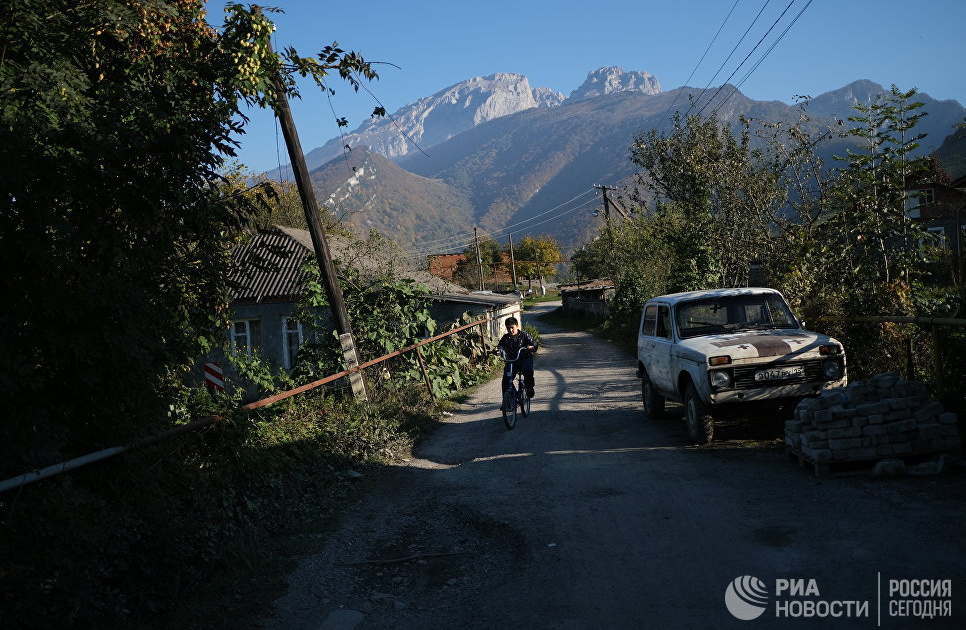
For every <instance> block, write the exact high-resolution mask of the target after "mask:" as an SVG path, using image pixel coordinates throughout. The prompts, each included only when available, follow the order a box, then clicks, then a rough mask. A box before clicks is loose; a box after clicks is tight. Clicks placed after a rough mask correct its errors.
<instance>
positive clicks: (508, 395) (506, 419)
mask: <svg viewBox="0 0 966 630" xmlns="http://www.w3.org/2000/svg"><path fill="white" fill-rule="evenodd" d="M524 350H525V348H520V349H519V350H517V356H516V358H515V359H508V358H507V357H506V353H505V352H504V351H503V348H500V349H499V353H500V357H501V358H502V359H503V362H504V363H505V364H508V365H509V364H512V363H516V362H517V361H519V360H520V358H521V357H522V356H523V351H524ZM528 352H529V351H528ZM505 376H506V373H505V372H504V377H505ZM514 376H516V379H515V380H516V383H514V382H513V381H514V378H513V377H510V383H509V385H508V387H507V390H506V391H505V392H503V404H502V406H501V409H502V411H503V423H504V424H505V425H506V428H508V429H512V428H513V427H515V426H516V423H517V407H519V408H520V413H521V414H522V415H523V417H524V418H526V417H527V416H529V415H530V397H529V396H527V388H526V387H525V384H524V381H523V372H522V371H520V370H517V372H516V374H515V375H514Z"/></svg>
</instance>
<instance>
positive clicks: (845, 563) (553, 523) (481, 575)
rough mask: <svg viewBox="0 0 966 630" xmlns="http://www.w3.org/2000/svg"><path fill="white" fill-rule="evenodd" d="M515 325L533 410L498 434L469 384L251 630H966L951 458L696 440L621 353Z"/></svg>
mask: <svg viewBox="0 0 966 630" xmlns="http://www.w3.org/2000/svg"><path fill="white" fill-rule="evenodd" d="M544 308H546V307H544ZM524 323H534V324H535V325H537V326H538V328H540V329H541V333H542V336H543V348H542V349H541V351H540V353H539V354H538V355H537V359H536V380H537V396H536V399H535V400H534V406H533V412H532V414H531V416H530V417H529V418H521V419H518V422H517V426H516V428H515V429H513V430H512V431H508V430H507V429H506V428H505V427H504V426H503V422H502V419H501V416H500V413H499V409H498V401H499V398H500V384H499V381H498V380H496V381H493V382H490V383H488V384H487V385H486V386H484V387H482V388H480V389H479V391H478V392H477V393H476V394H475V395H474V396H473V397H472V398H471V399H470V400H469V401H468V402H466V403H465V404H463V405H462V406H461V407H460V408H459V409H458V410H457V411H456V412H455V413H454V414H453V416H452V417H449V418H448V419H447V422H446V423H445V424H444V425H443V426H442V427H440V429H439V430H438V431H437V432H436V433H435V434H434V435H433V436H432V437H431V438H429V439H428V440H427V441H426V442H425V443H423V444H422V445H420V446H419V448H418V449H417V451H416V457H415V458H414V459H413V460H411V461H408V462H404V463H402V464H400V465H398V466H394V467H391V468H390V469H389V470H388V472H387V473H386V474H385V475H384V478H383V479H381V480H380V483H379V484H378V488H377V490H375V491H374V492H373V493H372V494H370V495H369V496H367V497H366V498H365V499H364V500H362V501H361V502H360V503H359V504H357V505H356V506H354V507H353V508H352V509H351V510H350V511H349V512H348V513H347V514H346V516H345V520H344V522H343V524H342V525H341V527H340V529H338V530H337V531H335V532H334V534H333V535H332V536H331V538H330V539H329V541H328V542H327V543H326V545H325V547H324V549H323V551H322V552H321V553H320V554H318V555H315V556H312V557H309V558H305V559H304V561H303V562H302V563H301V566H300V568H299V569H298V570H297V571H296V572H295V573H293V574H292V575H291V576H289V590H288V593H287V594H286V595H285V596H284V597H282V598H280V599H279V600H278V601H277V602H276V603H275V605H274V609H273V611H272V612H271V615H270V616H269V617H268V618H266V619H263V620H260V621H259V622H257V623H256V624H254V626H253V627H259V628H285V629H293V630H298V629H303V628H304V629H306V630H308V629H312V630H320V629H325V630H347V629H350V628H357V629H359V630H363V629H373V628H385V629H390V628H391V629H421V630H422V629H428V628H433V629H437V628H438V629H451V628H452V629H460V630H470V629H476V628H479V629H483V628H486V629H491V628H527V629H529V628H534V629H547V630H550V629H554V630H571V629H572V630H584V629H595V628H599V629H607V630H613V629H620V628H655V629H664V628H745V629H747V628H750V627H752V626H754V627H755V628H797V629H801V628H809V629H811V628H876V627H882V628H903V629H905V628H964V627H966V616H964V613H966V579H964V578H966V569H964V561H963V558H964V557H966V543H964V539H966V536H964V531H966V527H964V521H966V519H964V517H966V509H964V505H963V497H964V492H963V490H964V488H966V483H964V476H966V475H964V474H963V473H962V469H961V468H957V469H955V470H954V472H952V473H949V474H944V475H941V476H934V477H907V478H903V479H892V480H875V479H871V478H868V477H848V478H832V479H818V478H816V477H815V476H814V475H813V474H812V473H811V472H810V471H807V470H802V469H800V468H799V467H798V466H797V465H795V464H793V463H791V462H789V461H788V458H787V457H786V455H785V453H784V450H783V449H782V448H781V447H780V444H779V443H778V442H777V441H776V440H775V438H776V437H778V436H780V433H781V427H780V422H778V421H777V420H774V421H772V422H771V423H770V424H771V426H770V427H769V426H767V424H768V423H766V426H765V428H763V429H760V431H763V432H764V433H765V436H764V437H765V439H763V440H762V439H759V440H756V441H749V440H748V439H747V436H739V435H738V434H737V432H736V431H733V432H732V434H731V436H730V437H729V433H728V428H727V427H725V428H723V429H722V430H721V431H719V433H720V434H721V435H720V437H721V438H722V439H723V441H721V442H719V443H716V444H715V445H714V446H713V447H702V448H696V447H693V446H690V445H689V443H688V439H687V432H686V429H685V426H684V423H683V422H682V421H681V420H680V419H678V418H676V417H675V418H669V419H667V420H659V421H646V420H645V419H644V417H643V413H642V411H641V404H640V393H639V383H640V382H639V381H638V380H637V379H636V378H635V377H634V361H633V359H632V358H631V357H628V356H627V355H625V354H622V353H621V352H619V351H617V350H615V349H613V348H612V347H611V346H610V345H609V344H608V343H607V342H605V341H601V340H599V339H595V338H593V337H591V336H590V335H587V334H584V333H578V332H568V331H563V330H560V329H555V328H552V327H549V326H547V325H544V324H541V323H540V322H538V321H537V320H536V318H535V316H534V314H533V313H528V314H527V315H526V316H525V318H524ZM675 411H676V410H675V409H672V410H671V414H674V413H675ZM738 438H741V439H738ZM740 576H748V577H749V578H754V579H759V580H761V586H762V587H763V589H764V591H763V593H761V596H760V598H759V599H758V600H757V601H758V602H761V603H762V606H760V607H758V608H754V607H752V608H748V607H745V609H744V610H745V612H749V611H750V613H754V612H760V616H759V617H758V618H757V619H755V620H754V621H753V622H749V621H742V620H739V619H738V618H736V617H735V616H734V615H733V614H732V613H731V612H729V608H728V606H726V603H725V600H726V590H727V588H728V586H729V584H731V583H732V581H733V580H735V579H736V578H739V577H740ZM779 580H789V581H791V580H801V582H798V584H799V587H800V589H801V591H802V592H799V593H798V594H796V595H795V596H794V597H792V596H790V595H789V593H788V592H782V593H778V592H776V587H777V586H778V585H779V584H780V582H779ZM890 580H935V581H937V582H936V583H937V584H941V582H938V581H941V580H951V582H949V584H951V592H950V593H949V594H948V598H949V599H950V600H951V602H950V603H951V606H950V610H951V613H952V616H938V617H935V618H932V619H921V618H910V617H908V616H906V617H902V618H897V617H894V616H892V615H891V613H895V612H898V611H899V608H897V607H896V605H895V604H891V600H890V599H889V592H888V585H889V584H890ZM789 583H791V582H789ZM911 583H912V582H909V581H907V582H905V583H901V582H899V583H898V584H905V585H909V584H911ZM752 584H757V583H756V582H752ZM880 585H881V586H880ZM907 590H908V589H907ZM907 594H908V593H907ZM896 597H898V595H897V596H896ZM906 599H912V598H908V597H907V598H906ZM935 599H942V598H941V597H936V598H935ZM731 601H732V602H733V603H734V599H733V598H732V600H731ZM806 602H811V604H808V603H806ZM822 602H824V604H823V603H822ZM753 603H754V602H753ZM836 603H837V604H836ZM863 603H864V604H865V611H864V615H863V614H861V613H862V612H863V610H862V606H863ZM890 604H891V610H890ZM779 606H784V608H783V609H781V610H784V611H785V612H784V613H781V612H779V611H780V609H779ZM807 606H812V607H813V608H812V610H813V611H815V610H817V611H819V612H823V611H824V612H825V613H826V614H825V616H811V617H808V616H806V615H807V612H806V611H807V610H808V608H807ZM904 606H910V605H909V604H906V605H904ZM905 610H906V611H909V610H911V608H906V609H905ZM919 610H920V611H921V610H922V609H921V608H920V609H919ZM833 611H834V612H838V613H839V616H831V614H832V612H833ZM739 612H740V611H739ZM795 613H799V614H800V615H799V616H797V617H788V616H787V615H792V614H795ZM846 613H848V614H846Z"/></svg>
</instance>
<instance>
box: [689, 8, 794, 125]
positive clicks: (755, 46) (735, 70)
mask: <svg viewBox="0 0 966 630" xmlns="http://www.w3.org/2000/svg"><path fill="white" fill-rule="evenodd" d="M766 4H767V3H766ZM793 4H795V0H791V2H789V3H788V6H787V7H785V10H784V11H782V12H781V15H779V16H778V17H777V18H776V19H775V21H774V22H773V23H772V25H771V26H770V27H768V30H767V31H765V34H764V35H762V36H761V39H759V40H758V43H757V44H755V45H754V47H753V48H752V49H751V50H750V51H748V54H747V55H745V58H744V59H742V60H741V63H739V64H738V66H737V67H736V68H735V69H734V70H733V71H732V72H731V74H730V75H728V78H727V79H725V82H724V83H722V84H721V86H720V87H719V88H718V89H717V90H716V91H715V93H714V94H713V95H712V96H711V98H709V99H708V101H707V102H706V103H705V104H704V105H703V106H702V107H701V109H699V110H698V116H700V115H701V113H702V112H704V110H705V108H706V107H708V105H710V104H711V103H712V102H714V99H715V98H717V97H718V94H720V93H721V90H723V89H724V88H725V86H726V85H728V82H729V81H731V79H732V78H733V77H734V76H735V75H736V74H737V73H738V71H739V70H741V67H742V66H743V65H745V62H747V61H748V59H749V58H751V56H752V55H753V54H754V53H755V51H756V50H758V47H759V46H761V43H762V42H763V41H765V39H766V38H767V37H768V35H769V34H770V33H771V32H772V30H774V28H775V27H776V26H777V25H778V23H779V22H780V21H781V19H782V18H783V17H785V14H786V13H788V10H789V9H791V8H792V5H793ZM762 8H763V9H764V7H762ZM725 100H727V99H725ZM719 109H720V106H719ZM715 111H717V110H715Z"/></svg>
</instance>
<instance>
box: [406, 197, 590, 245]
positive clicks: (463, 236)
mask: <svg viewBox="0 0 966 630" xmlns="http://www.w3.org/2000/svg"><path fill="white" fill-rule="evenodd" d="M590 192H592V189H587V190H586V191H584V192H582V193H580V194H578V195H576V196H574V197H571V198H570V199H568V200H567V201H564V202H563V203H561V204H558V205H556V206H554V207H553V208H551V209H549V210H545V211H544V212H541V213H539V214H535V215H534V216H532V217H530V218H529V219H525V220H523V221H520V222H519V223H515V224H513V225H510V226H507V227H506V228H504V229H509V228H515V227H517V226H518V225H522V224H524V223H526V222H527V221H531V220H533V219H536V218H538V217H541V216H543V215H545V214H548V213H550V212H553V211H554V210H557V209H559V208H562V207H564V206H566V205H567V204H569V203H572V202H574V201H576V200H577V199H579V198H581V197H583V196H584V195H586V194H589V193H590ZM498 231H499V230H498ZM471 236H472V233H469V232H466V233H463V234H459V235H457V236H453V237H444V238H438V239H434V240H429V241H423V242H421V243H418V244H417V246H416V249H431V248H430V247H428V246H430V245H433V244H435V243H450V242H454V241H458V242H461V243H462V242H465V241H466V238H468V237H471Z"/></svg>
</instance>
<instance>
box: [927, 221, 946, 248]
mask: <svg viewBox="0 0 966 630" xmlns="http://www.w3.org/2000/svg"><path fill="white" fill-rule="evenodd" d="M927 231H928V232H929V236H931V237H932V244H933V245H938V246H940V247H945V246H946V228H944V227H942V226H940V227H931V228H927Z"/></svg>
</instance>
